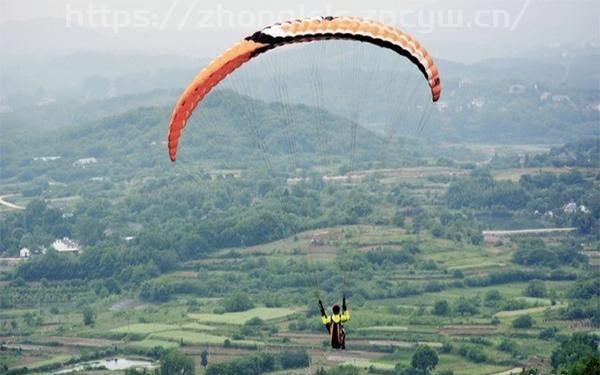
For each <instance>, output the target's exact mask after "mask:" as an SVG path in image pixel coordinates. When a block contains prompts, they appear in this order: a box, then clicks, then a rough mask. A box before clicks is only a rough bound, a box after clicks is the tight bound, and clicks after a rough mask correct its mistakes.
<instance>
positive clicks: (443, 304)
mask: <svg viewBox="0 0 600 375" xmlns="http://www.w3.org/2000/svg"><path fill="white" fill-rule="evenodd" d="M433 314H434V315H439V316H446V315H449V314H450V305H449V304H448V301H446V300H440V301H436V302H435V305H433Z"/></svg>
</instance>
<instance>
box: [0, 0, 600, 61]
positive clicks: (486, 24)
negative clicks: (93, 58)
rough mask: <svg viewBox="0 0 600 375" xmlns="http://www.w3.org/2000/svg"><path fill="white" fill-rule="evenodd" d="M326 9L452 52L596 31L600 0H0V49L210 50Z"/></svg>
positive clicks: (477, 52) (490, 51) (494, 52)
mask: <svg viewBox="0 0 600 375" xmlns="http://www.w3.org/2000/svg"><path fill="white" fill-rule="evenodd" d="M330 14H331V15H340V14H348V15H358V16H363V17H366V18H371V19H376V20H380V21H383V22H386V23H390V24H394V25H396V26H398V27H400V28H402V29H405V30H406V31H408V32H411V33H413V34H414V35H415V36H416V37H417V39H419V40H420V41H421V42H422V43H423V44H425V45H426V46H427V47H428V49H429V50H431V52H432V53H433V54H434V55H436V56H439V57H444V58H449V59H453V60H459V61H473V60H477V59H481V58H487V57H501V56H507V55H508V56H514V55H517V54H520V53H526V52H530V51H533V50H536V49H539V48H545V47H551V46H568V47H571V46H576V45H579V44H583V43H588V44H589V43H593V44H598V43H599V40H600V0H478V1H475V0H472V1H467V0H420V1H414V0H404V1H396V0H394V1H391V0H370V1H364V0H362V1H352V0H345V1H337V0H336V1H316V0H307V1H300V2H298V1H281V0H279V1H277V0H257V1H240V0H237V1H233V0H226V1H205V0H173V1H165V0H70V1H63V0H0V38H1V39H0V43H1V51H2V53H7V54H18V53H30V52H32V51H36V50H40V51H44V52H57V53H68V52H73V51H77V50H81V49H86V50H92V51H104V52H119V53H123V52H136V53H137V52H142V53H151V54H174V53H175V54H178V55H191V56H204V57H211V56H214V55H215V54H217V53H219V51H221V50H223V49H225V48H227V47H228V46H229V45H230V44H231V43H233V42H235V41H236V40H237V39H240V38H242V37H244V36H245V35H246V34H249V33H251V32H252V31H254V30H256V29H259V28H262V27H264V26H267V25H269V24H272V23H273V22H277V21H283V20H288V19H294V18H303V17H309V16H317V15H330Z"/></svg>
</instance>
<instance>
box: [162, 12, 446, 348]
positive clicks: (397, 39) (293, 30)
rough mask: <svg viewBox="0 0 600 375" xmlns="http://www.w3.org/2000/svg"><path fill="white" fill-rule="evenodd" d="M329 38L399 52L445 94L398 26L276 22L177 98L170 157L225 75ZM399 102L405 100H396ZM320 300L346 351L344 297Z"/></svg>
mask: <svg viewBox="0 0 600 375" xmlns="http://www.w3.org/2000/svg"><path fill="white" fill-rule="evenodd" d="M325 40H349V41H357V42H364V43H368V44H371V45H375V46H378V47H381V48H384V49H387V50H390V51H392V53H391V55H392V57H393V59H395V58H396V54H398V55H401V56H404V57H406V58H407V59H408V60H409V61H410V62H411V63H412V65H411V64H408V65H409V67H410V70H411V71H412V68H413V65H414V66H415V67H416V68H417V69H418V70H419V71H420V72H421V74H422V75H423V76H424V77H425V79H426V81H427V84H428V86H429V87H428V89H427V91H430V92H425V94H426V95H425V98H426V100H427V101H428V102H429V95H431V100H432V101H433V102H437V101H438V100H439V98H440V95H441V82H440V75H439V72H438V68H437V67H436V65H435V63H434V61H433V59H432V57H431V55H430V54H429V52H427V50H426V49H425V48H424V47H423V46H422V45H421V44H420V43H419V42H417V41H416V40H415V39H414V38H413V37H411V36H410V35H408V34H406V33H404V32H403V31H401V30H399V29H396V28H394V27H392V26H388V25H385V24H382V23H379V22H375V21H368V20H364V19H361V18H357V17H318V18H310V19H304V20H295V21H291V22H284V23H278V24H275V25H273V26H270V27H266V28H264V29H262V30H260V31H257V32H256V33H254V34H252V35H250V36H248V37H247V38H245V39H244V40H242V41H240V42H238V43H236V44H234V45H233V46H232V47H231V48H229V49H228V50H226V51H225V52H224V53H223V54H221V55H220V56H219V57H217V58H216V59H215V60H213V61H212V62H211V63H210V64H209V65H208V66H206V67H205V68H204V69H203V70H202V71H201V72H200V74H199V75H198V76H197V77H196V78H195V79H194V80H193V81H192V82H191V83H190V84H189V85H188V87H187V88H186V89H185V91H184V92H183V94H182V95H181V96H180V98H179V100H178V101H177V103H176V105H175V108H174V109H173V113H172V115H171V119H170V122H169V131H168V151H169V157H170V159H171V161H175V160H176V158H177V152H178V147H179V142H180V140H181V136H182V133H183V130H184V128H185V126H186V124H187V122H188V120H189V119H190V117H191V116H192V114H193V112H194V110H195V109H196V107H197V106H198V104H199V103H201V102H202V101H203V100H204V99H205V98H206V96H207V95H208V94H209V93H210V92H211V90H213V88H215V87H216V86H217V85H219V83H220V82H221V81H223V80H224V79H225V78H226V77H227V76H229V75H230V74H231V73H233V72H234V71H236V70H237V69H238V68H240V67H241V66H243V65H244V64H245V63H247V62H248V61H250V60H252V59H254V58H256V57H257V56H259V55H261V54H263V53H265V52H267V51H270V50H273V49H275V48H278V47H281V46H285V45H290V44H297V43H308V42H318V41H325ZM395 68H396V63H395V60H394V69H395ZM369 69H371V67H370V66H368V65H366V66H364V70H369ZM316 86H318V85H316ZM398 101H399V102H400V101H401V100H400V99H398ZM355 124H356V122H355ZM354 130H355V127H354ZM355 139H356V132H355V131H354V135H353V144H352V150H354V143H355ZM352 154H353V152H352ZM286 191H287V190H286ZM318 302H319V310H320V313H321V322H322V323H323V325H325V327H326V329H327V332H328V333H329V335H330V336H331V346H332V348H334V349H341V350H344V349H345V348H346V332H345V330H344V323H346V322H348V321H349V320H350V312H349V310H348V307H347V304H346V297H345V295H344V297H343V302H342V305H341V306H340V305H338V304H335V305H334V306H333V307H332V314H331V315H328V314H327V312H326V311H325V308H324V307H323V303H322V302H321V300H320V298H319V301H318Z"/></svg>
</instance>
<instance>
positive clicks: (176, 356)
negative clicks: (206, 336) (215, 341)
mask: <svg viewBox="0 0 600 375" xmlns="http://www.w3.org/2000/svg"><path fill="white" fill-rule="evenodd" d="M173 374H178V375H194V374H195V368H194V361H193V360H192V359H191V358H188V357H187V356H185V355H184V354H183V353H181V352H180V351H179V350H178V349H176V348H173V349H170V350H168V351H166V352H165V353H164V354H163V355H162V357H161V358H160V375H173Z"/></svg>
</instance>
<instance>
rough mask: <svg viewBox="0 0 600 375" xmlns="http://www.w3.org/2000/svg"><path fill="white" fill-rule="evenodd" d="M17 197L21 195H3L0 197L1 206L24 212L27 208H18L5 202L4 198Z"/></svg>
mask: <svg viewBox="0 0 600 375" xmlns="http://www.w3.org/2000/svg"><path fill="white" fill-rule="evenodd" d="M17 195H19V194H6V195H3V196H0V205H3V206H6V207H9V208H12V209H15V210H24V209H25V207H21V206H17V205H16V204H12V203H10V202H7V201H5V200H4V198H8V197H14V196H17Z"/></svg>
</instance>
